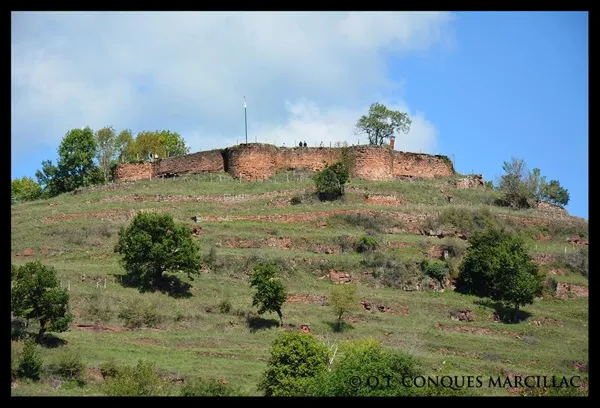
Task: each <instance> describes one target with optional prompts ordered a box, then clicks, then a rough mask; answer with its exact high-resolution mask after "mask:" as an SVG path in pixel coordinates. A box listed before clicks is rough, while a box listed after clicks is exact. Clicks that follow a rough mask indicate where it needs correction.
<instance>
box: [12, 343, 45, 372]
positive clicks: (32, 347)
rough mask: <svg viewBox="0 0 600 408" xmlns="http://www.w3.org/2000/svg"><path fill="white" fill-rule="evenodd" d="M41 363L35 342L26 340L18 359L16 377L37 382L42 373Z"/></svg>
mask: <svg viewBox="0 0 600 408" xmlns="http://www.w3.org/2000/svg"><path fill="white" fill-rule="evenodd" d="M42 363H43V362H42V357H41V356H40V355H39V353H38V351H37V345H36V343H35V341H33V340H27V341H26V342H25V346H24V347H23V352H22V353H21V356H20V358H19V367H18V369H17V375H18V377H19V378H29V379H31V380H34V381H37V380H39V379H40V374H41V372H42Z"/></svg>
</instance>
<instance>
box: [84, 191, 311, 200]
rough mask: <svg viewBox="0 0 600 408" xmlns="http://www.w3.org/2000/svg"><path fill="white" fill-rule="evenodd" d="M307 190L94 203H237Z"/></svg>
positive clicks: (141, 197) (137, 197) (128, 197)
mask: <svg viewBox="0 0 600 408" xmlns="http://www.w3.org/2000/svg"><path fill="white" fill-rule="evenodd" d="M307 190H308V189H301V188H296V189H293V190H283V191H273V192H268V193H259V194H239V195H222V196H210V195H199V196H192V195H187V196H182V195H162V194H155V195H149V194H148V195H140V194H133V195H125V196H112V197H104V198H100V199H99V200H96V202H102V203H132V202H144V201H147V202H170V203H183V202H194V203H239V202H245V201H252V200H260V199H264V198H278V197H286V196H292V195H294V194H299V193H302V192H304V191H307Z"/></svg>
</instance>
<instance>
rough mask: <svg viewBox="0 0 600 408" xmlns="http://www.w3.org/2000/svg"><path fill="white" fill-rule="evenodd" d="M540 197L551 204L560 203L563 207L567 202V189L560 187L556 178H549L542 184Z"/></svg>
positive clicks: (568, 197)
mask: <svg viewBox="0 0 600 408" xmlns="http://www.w3.org/2000/svg"><path fill="white" fill-rule="evenodd" d="M541 198H542V199H543V200H548V201H550V202H551V203H553V204H557V205H562V206H563V207H564V206H566V205H567V204H569V199H570V196H569V191H568V190H567V189H565V188H563V187H561V185H560V183H559V182H558V180H550V182H549V183H548V184H546V185H544V186H543V188H542V191H541Z"/></svg>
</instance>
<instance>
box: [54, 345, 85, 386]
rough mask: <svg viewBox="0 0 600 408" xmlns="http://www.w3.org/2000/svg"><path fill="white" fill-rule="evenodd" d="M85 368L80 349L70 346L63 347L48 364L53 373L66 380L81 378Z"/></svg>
mask: <svg viewBox="0 0 600 408" xmlns="http://www.w3.org/2000/svg"><path fill="white" fill-rule="evenodd" d="M84 368H85V366H84V365H83V362H82V360H81V354H80V353H79V350H73V349H70V348H63V349H61V350H60V351H59V352H58V353H57V354H56V355H55V356H54V358H53V360H52V362H51V363H50V364H49V366H48V370H49V371H50V373H51V374H54V375H58V376H59V377H61V378H64V379H66V380H72V379H76V380H81V378H82V374H83V370H84Z"/></svg>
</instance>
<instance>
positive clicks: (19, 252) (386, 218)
mask: <svg viewBox="0 0 600 408" xmlns="http://www.w3.org/2000/svg"><path fill="white" fill-rule="evenodd" d="M459 179H464V176H461V175H456V176H453V177H449V178H438V179H428V180H403V181H398V180H388V181H366V180H358V179H353V180H352V181H351V183H350V184H349V186H348V188H347V191H346V196H345V199H344V200H340V201H336V202H331V203H323V202H319V201H316V200H314V199H311V196H310V194H309V193H310V192H311V191H312V190H313V189H314V185H313V182H312V181H311V180H310V178H309V175H308V173H304V172H302V171H299V170H295V171H280V172H278V173H277V174H275V175H274V176H273V177H271V178H269V179H267V180H262V181H247V180H239V179H233V178H232V177H231V176H230V175H229V174H228V173H225V172H220V173H215V174H203V175H187V176H181V177H176V178H170V179H156V178H155V179H152V180H141V181H136V182H123V183H118V184H112V185H108V186H104V187H95V188H89V189H84V190H78V191H76V192H74V193H70V194H62V195H60V196H58V197H55V198H52V199H50V200H41V201H34V202H29V203H23V204H16V205H13V206H11V230H12V238H11V258H12V262H13V263H14V264H17V265H21V264H24V263H25V262H28V261H31V260H40V261H42V262H43V263H44V264H47V265H51V266H53V267H55V268H56V269H57V271H58V272H59V277H60V281H61V284H62V285H63V286H65V287H68V288H69V293H70V297H71V308H72V310H73V313H74V314H75V316H76V317H75V320H74V321H73V322H72V323H71V327H70V330H69V331H67V332H64V333H60V334H58V335H57V336H56V338H57V339H59V340H56V342H55V343H56V344H55V345H60V347H47V348H43V349H42V353H43V356H44V360H45V361H51V360H52V359H53V358H54V357H55V356H56V355H57V354H58V353H60V351H61V349H65V348H71V349H73V350H75V349H76V350H79V351H80V353H81V356H82V359H83V361H84V363H85V365H86V370H87V377H88V381H87V383H86V384H85V385H84V386H77V385H73V384H70V383H65V382H62V383H61V382H60V381H58V382H57V380H56V379H53V378H51V377H45V378H44V379H43V380H42V381H41V382H40V383H31V384H30V383H26V382H22V381H18V382H16V383H14V384H13V389H12V394H13V395H102V384H103V382H104V380H103V379H102V376H101V375H100V374H99V372H100V371H99V367H100V366H101V364H103V363H105V362H107V361H109V360H110V359H111V358H114V359H116V360H117V361H118V362H119V363H123V364H132V365H133V364H135V363H136V362H137V361H138V359H143V360H152V361H154V362H156V363H157V365H158V366H159V367H160V368H161V370H163V371H164V375H165V376H168V377H170V378H173V379H174V381H175V382H176V383H180V382H182V381H185V380H186V379H187V378H190V377H193V376H201V377H203V378H215V379H219V380H221V381H222V382H227V383H228V384H230V385H231V386H235V387H240V388H241V389H242V390H243V391H244V392H245V393H248V394H250V395H259V393H258V391H257V390H256V385H257V383H258V381H259V379H260V375H261V374H262V372H263V371H264V369H265V367H266V361H267V359H268V357H269V351H270V347H271V344H272V342H273V340H274V339H275V337H276V336H277V334H278V333H280V332H281V331H283V330H305V331H310V332H311V333H312V334H313V335H314V336H315V337H317V338H318V339H319V340H322V341H324V342H329V343H333V342H336V341H340V340H344V339H355V338H365V337H374V338H375V339H377V340H379V341H380V342H382V343H383V344H384V345H385V346H388V347H391V348H398V349H403V350H407V351H409V352H411V353H413V354H414V355H416V356H417V357H418V358H419V359H420V360H421V361H422V362H423V364H424V365H425V369H426V371H427V372H429V373H431V375H459V376H460V375H482V376H486V377H487V376H498V375H505V376H514V375H547V376H551V375H566V376H573V375H581V376H582V377H583V376H587V362H588V353H589V350H588V327H587V323H588V297H587V286H588V279H587V270H585V271H582V270H581V268H579V265H580V264H581V262H582V260H584V258H585V260H587V253H586V252H585V251H584V250H583V249H585V248H587V239H588V224H587V222H586V221H585V220H582V219H579V218H575V217H571V216H569V215H568V214H566V212H564V211H560V210H556V209H555V208H554V207H551V206H546V207H544V206H540V207H539V208H538V209H529V210H518V211H517V210H510V209H507V208H503V207H498V206H495V205H493V203H494V199H495V198H497V192H495V191H493V190H489V189H486V188H484V187H475V188H464V187H470V184H469V183H468V181H467V182H465V181H461V182H458V180H459ZM475 185H477V184H475ZM140 211H159V212H168V213H170V214H172V215H173V217H174V218H175V220H176V221H177V222H179V223H182V224H185V225H187V226H188V227H189V228H190V230H191V231H192V232H193V235H194V239H196V240H197V241H198V243H199V245H200V248H201V252H202V256H203V259H204V265H203V269H202V271H203V273H202V274H201V276H199V277H197V278H196V279H195V280H194V281H190V282H188V283H189V284H190V285H191V289H190V292H191V295H192V296H188V297H173V296H168V295H166V294H163V293H139V292H138V290H137V289H135V288H130V287H126V286H125V285H124V284H123V283H122V278H121V277H120V276H121V275H122V274H123V273H124V271H123V269H122V267H121V266H120V264H119V257H118V256H117V255H116V254H115V253H114V252H113V248H114V245H115V243H116V241H117V234H118V231H119V228H121V227H123V226H125V225H127V223H128V221H129V220H131V218H132V217H133V216H134V215H135V214H136V213H138V212H140ZM194 217H196V218H194ZM485 223H495V224H498V225H502V226H505V227H507V228H511V229H513V230H514V231H523V232H524V233H525V234H526V235H527V237H528V243H529V244H530V252H531V255H532V256H533V257H534V259H535V260H536V262H537V263H539V264H540V266H541V268H542V269H543V270H544V271H545V272H546V273H547V276H548V279H549V280H548V288H547V291H546V294H545V295H544V297H543V298H540V299H538V300H536V302H535V303H534V304H533V305H530V306H527V307H524V308H523V310H524V313H525V317H526V318H524V320H522V321H520V322H519V323H515V324H509V323H505V322H503V321H501V319H500V318H499V315H500V314H501V313H502V311H501V310H498V308H497V307H496V306H495V305H493V304H491V303H489V302H486V301H484V300H482V299H480V298H477V297H474V296H467V295H462V294H459V293H456V292H454V291H453V290H452V282H451V280H449V281H447V282H445V285H444V287H442V286H441V285H440V284H439V283H437V282H435V281H433V280H431V279H428V278H426V277H425V276H423V274H422V272H420V270H419V268H418V265H419V263H420V262H421V261H422V260H423V259H441V258H444V259H446V260H448V262H449V263H450V265H452V266H453V267H454V274H453V275H454V276H456V268H457V266H458V264H459V262H460V257H461V256H462V255H463V254H464V251H465V249H466V247H467V245H468V241H467V240H466V239H465V238H466V237H467V236H468V235H469V234H470V233H472V231H473V230H475V229H477V228H478V227H479V226H480V225H483V224H485ZM366 235H370V236H373V237H374V238H375V239H376V240H377V243H378V249H377V250H376V251H375V252H374V253H372V254H362V253H358V252H357V251H356V250H355V244H356V242H357V241H358V240H359V239H360V238H361V237H363V236H366ZM266 259H271V260H274V261H275V262H276V263H277V264H278V265H279V267H280V269H281V270H282V273H283V282H284V285H285V286H286V288H287V290H288V292H289V294H290V295H289V298H288V301H287V302H286V303H285V304H284V306H283V312H284V314H285V315H286V324H289V326H286V327H283V328H282V327H279V326H278V319H277V316H276V315H272V316H271V315H269V314H266V315H263V316H258V315H257V314H256V309H255V308H253V307H252V300H251V294H252V291H251V290H250V288H249V286H248V272H249V271H250V270H251V267H252V265H253V264H255V263H257V262H259V261H261V260H266ZM582 272H584V273H582ZM350 280H353V281H357V282H358V283H359V296H360V299H361V302H360V303H359V304H357V305H356V310H354V311H353V312H351V313H350V315H349V317H348V318H347V322H348V326H347V327H346V330H343V331H341V332H338V331H335V330H334V320H335V316H334V313H333V312H332V311H331V308H330V307H329V306H328V303H327V296H328V295H329V291H330V289H331V287H332V285H335V284H344V282H346V281H350ZM136 301H139V302H141V303H140V304H146V305H147V310H148V315H149V316H150V318H149V320H151V321H152V323H151V324H149V325H150V326H154V327H142V328H138V329H128V328H127V327H126V325H125V323H126V322H127V319H126V318H124V317H123V316H125V315H126V313H125V312H126V310H127V307H128V306H131V305H132V304H134V303H132V302H136ZM228 304H230V308H228V307H227V305H228ZM137 306H139V305H137ZM137 306H136V307H137ZM131 320H132V317H131V316H129V321H130V322H131ZM176 379H179V380H176ZM57 384H58V385H57ZM476 392H477V393H478V394H482V395H509V393H510V392H515V390H514V389H507V388H487V387H483V388H481V389H478V390H476Z"/></svg>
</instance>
